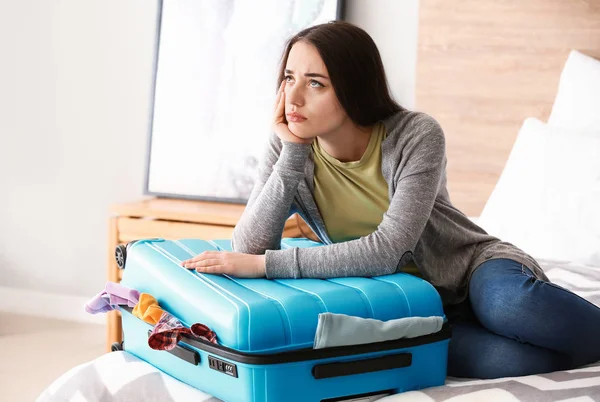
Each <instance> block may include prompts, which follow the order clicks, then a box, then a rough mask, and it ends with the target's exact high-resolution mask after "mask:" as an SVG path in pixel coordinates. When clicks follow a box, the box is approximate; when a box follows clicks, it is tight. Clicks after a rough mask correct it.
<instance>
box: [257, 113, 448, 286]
mask: <svg viewBox="0 0 600 402" xmlns="http://www.w3.org/2000/svg"><path fill="white" fill-rule="evenodd" d="M409 124H410V127H407V129H406V130H407V131H406V133H405V134H404V133H403V135H409V136H411V138H410V139H409V140H408V142H407V143H406V145H405V146H404V148H403V149H402V154H401V155H400V154H398V155H396V158H397V160H400V159H403V160H406V164H405V165H404V166H403V167H402V170H401V172H400V175H399V177H397V179H396V190H395V192H394V196H393V198H392V200H391V202H390V206H389V208H388V210H387V212H386V213H385V214H384V217H383V221H382V222H381V224H380V225H379V226H378V228H377V230H376V231H375V232H373V233H371V234H370V235H368V236H364V237H361V238H360V239H357V240H352V241H348V242H343V243H337V244H331V245H327V246H319V247H312V248H302V249H299V248H290V249H286V250H268V251H266V253H265V259H266V276H267V278H331V277H343V276H379V275H386V274H391V273H394V272H396V270H397V268H398V265H399V264H400V261H401V259H402V257H403V256H404V255H405V254H406V253H413V252H414V249H415V246H416V244H417V242H418V240H419V238H420V237H421V234H422V232H423V230H424V229H425V225H426V224H427V221H428V220H429V216H430V214H431V211H432V209H433V205H434V202H435V199H436V196H437V194H438V188H439V185H440V180H441V177H442V174H443V171H444V169H445V161H446V158H445V139H444V133H443V131H442V129H441V127H440V126H439V124H438V123H437V122H436V121H435V120H434V119H433V118H431V117H429V116H427V115H424V114H423V115H419V116H417V117H415V118H414V120H413V121H412V122H410V123H409Z"/></svg>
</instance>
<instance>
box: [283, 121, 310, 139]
mask: <svg viewBox="0 0 600 402" xmlns="http://www.w3.org/2000/svg"><path fill="white" fill-rule="evenodd" d="M302 124H304V123H293V122H290V123H288V129H289V130H290V132H291V133H292V134H294V135H295V136H296V137H299V138H303V139H308V138H310V135H308V134H306V131H305V130H304V127H302Z"/></svg>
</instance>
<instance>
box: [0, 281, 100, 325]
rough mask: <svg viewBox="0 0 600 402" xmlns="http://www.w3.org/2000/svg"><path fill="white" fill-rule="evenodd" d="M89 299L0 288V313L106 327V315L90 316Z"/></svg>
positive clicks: (29, 290)
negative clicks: (86, 305)
mask: <svg viewBox="0 0 600 402" xmlns="http://www.w3.org/2000/svg"><path fill="white" fill-rule="evenodd" d="M88 300H89V298H85V297H81V296H72V295H62V294H57V293H47V292H39V291H36V290H31V289H18V288H10V287H6V286H0V311H3V312H8V313H14V314H23V315H31V316H36V317H44V318H55V319H59V320H67V321H77V322H83V323H91V324H102V325H106V314H94V315H92V314H89V313H87V312H86V311H85V310H84V309H83V306H84V305H85V303H86V302H87V301H88Z"/></svg>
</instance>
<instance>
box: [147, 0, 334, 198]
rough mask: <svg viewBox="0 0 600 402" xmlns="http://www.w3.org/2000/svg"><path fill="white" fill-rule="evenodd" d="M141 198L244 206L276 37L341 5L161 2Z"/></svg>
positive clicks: (281, 42) (269, 113)
mask: <svg viewBox="0 0 600 402" xmlns="http://www.w3.org/2000/svg"><path fill="white" fill-rule="evenodd" d="M158 10H159V11H158V24H157V26H158V29H157V36H156V53H155V68H154V80H153V92H152V104H151V124H150V133H149V140H148V154H147V161H146V186H145V193H146V194H148V195H156V196H159V197H169V198H189V199H201V200H211V201H221V202H231V203H240V204H245V203H246V202H247V200H248V198H249V196H250V193H251V191H252V188H253V186H254V181H255V177H257V175H258V164H259V161H260V159H261V158H262V155H263V153H264V151H265V149H266V146H267V143H268V138H269V136H270V133H271V120H272V118H273V111H274V110H273V106H274V102H275V92H276V85H277V82H276V79H277V72H278V67H279V63H280V61H281V56H282V53H283V50H284V46H285V43H286V41H287V40H288V39H289V38H290V37H291V36H293V35H294V34H296V33H297V32H299V31H301V30H302V29H304V28H307V27H309V26H312V25H317V24H321V23H324V22H328V21H331V20H335V19H340V18H341V13H342V1H341V0H337V1H336V0H252V1H250V0H162V1H160V3H159V6H158Z"/></svg>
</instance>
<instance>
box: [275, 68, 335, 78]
mask: <svg viewBox="0 0 600 402" xmlns="http://www.w3.org/2000/svg"><path fill="white" fill-rule="evenodd" d="M285 73H286V74H294V72H293V71H292V70H288V69H287V68H286V69H285ZM304 76H305V77H321V78H325V79H326V80H328V79H329V78H328V77H326V76H324V75H322V74H318V73H306V74H304Z"/></svg>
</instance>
